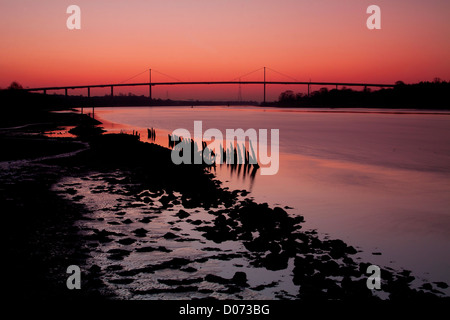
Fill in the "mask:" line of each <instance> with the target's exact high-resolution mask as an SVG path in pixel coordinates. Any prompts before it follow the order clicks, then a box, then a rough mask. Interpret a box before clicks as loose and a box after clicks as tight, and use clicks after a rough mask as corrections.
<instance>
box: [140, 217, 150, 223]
mask: <svg viewBox="0 0 450 320" xmlns="http://www.w3.org/2000/svg"><path fill="white" fill-rule="evenodd" d="M150 221H152V218H150V217H145V218H142V219H141V220H139V222H142V223H149V222H150Z"/></svg>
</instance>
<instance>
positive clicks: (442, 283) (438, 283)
mask: <svg viewBox="0 0 450 320" xmlns="http://www.w3.org/2000/svg"><path fill="white" fill-rule="evenodd" d="M433 283H434V284H435V285H436V286H437V287H438V288H441V289H447V288H448V284H446V283H445V282H442V281H439V282H433Z"/></svg>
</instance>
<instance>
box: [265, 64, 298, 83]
mask: <svg viewBox="0 0 450 320" xmlns="http://www.w3.org/2000/svg"><path fill="white" fill-rule="evenodd" d="M267 69H269V70H270V71H273V72H275V73H278V74H280V75H282V76H283V77H286V78H290V79H292V80H295V81H297V82H298V80H297V79H295V78H294V77H291V76H288V75H286V74H284V73H281V72H278V71H277V70H274V69H272V68H269V67H267Z"/></svg>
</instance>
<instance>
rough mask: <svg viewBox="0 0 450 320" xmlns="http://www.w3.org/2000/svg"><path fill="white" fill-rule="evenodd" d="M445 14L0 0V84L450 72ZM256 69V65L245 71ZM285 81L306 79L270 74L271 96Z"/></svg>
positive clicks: (190, 1)
mask: <svg viewBox="0 0 450 320" xmlns="http://www.w3.org/2000/svg"><path fill="white" fill-rule="evenodd" d="M72 4H75V5H78V6H79V7H80V9H81V29H80V30H69V29H68V28H67V26H66V20H67V19H68V18H69V16H70V14H68V13H66V9H67V7H68V6H69V5H72ZM372 4H375V5H378V6H379V7H380V9H381V29H380V30H369V29H368V28H367V26H366V20H367V19H368V17H369V16H370V14H367V13H366V9H367V7H368V6H370V5H372ZM449 14H450V1H448V0H428V1H419V0H395V1H392V0H389V1H386V0H370V1H365V0H340V1H336V0H277V1H275V0H270V1H269V0H164V1H155V0H134V1H133V0H130V1H114V0H70V1H66V0H58V1H49V0H40V1H34V0H16V1H5V0H0V40H1V41H0V88H5V87H7V86H8V85H9V84H10V83H11V82H12V81H18V82H19V83H20V84H22V85H23V86H24V87H41V86H63V85H87V84H101V83H120V82H123V81H125V80H127V79H129V78H131V77H133V76H134V75H136V74H139V73H142V74H140V75H139V76H137V77H135V78H133V79H131V80H129V82H145V81H148V73H147V72H145V71H146V70H148V69H149V68H151V69H152V70H155V72H153V73H152V81H154V82H158V81H161V82H162V81H172V80H173V79H174V78H175V79H179V80H183V81H219V80H233V79H239V77H241V76H243V75H245V74H247V73H249V72H251V71H253V70H257V69H260V68H262V67H264V66H266V67H268V68H270V69H267V73H266V77H267V80H273V81H279V80H292V79H296V80H299V81H309V80H311V81H323V82H327V81H330V82H331V81H336V82H370V83H394V82H395V81H398V80H402V81H404V82H406V83H414V82H419V81H432V80H433V79H434V78H436V77H439V78H441V79H443V80H450V41H449V40H448V39H450V18H449ZM272 70H276V71H278V72H279V73H276V72H274V71H272ZM156 71H159V72H160V73H157V72H156ZM280 73H281V74H283V75H281V74H280ZM166 75H170V76H171V77H168V76H166ZM284 75H287V76H289V77H286V76H284ZM262 79H263V71H262V70H260V71H258V72H255V73H252V74H250V75H248V76H246V77H241V80H243V81H244V80H248V81H250V80H262ZM287 89H292V90H294V91H296V92H299V91H304V90H305V88H304V87H302V88H301V87H298V86H297V87H288V86H269V87H268V88H267V90H268V98H269V100H270V99H271V98H272V99H276V97H277V96H278V95H279V93H280V92H281V91H284V90H287ZM317 89H318V88H317ZM116 92H117V93H121V92H122V93H127V92H132V93H135V94H145V93H147V92H148V89H145V88H132V87H126V88H123V89H120V90H119V89H118V90H117V91H116ZM238 92H239V88H238V86H235V85H232V86H218V87H212V86H209V87H183V88H181V87H156V88H154V97H156V98H158V97H159V98H164V99H165V98H171V99H208V98H211V99H217V100H223V99H237V97H238ZM73 93H74V94H85V92H81V91H80V92H78V91H73ZM105 93H107V91H106V90H103V91H102V89H96V90H95V91H94V90H93V91H92V94H93V95H103V94H105ZM241 95H242V97H243V99H244V100H247V99H248V100H250V99H257V100H261V99H260V98H261V95H262V88H261V86H242V87H241Z"/></svg>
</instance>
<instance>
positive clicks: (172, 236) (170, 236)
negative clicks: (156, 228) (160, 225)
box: [163, 232, 178, 239]
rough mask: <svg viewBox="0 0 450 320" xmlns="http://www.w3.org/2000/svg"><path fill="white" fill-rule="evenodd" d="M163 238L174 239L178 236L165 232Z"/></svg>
mask: <svg viewBox="0 0 450 320" xmlns="http://www.w3.org/2000/svg"><path fill="white" fill-rule="evenodd" d="M163 237H164V239H175V238H178V236H177V235H176V234H174V233H172V232H167V233H166V234H165V235H163Z"/></svg>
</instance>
